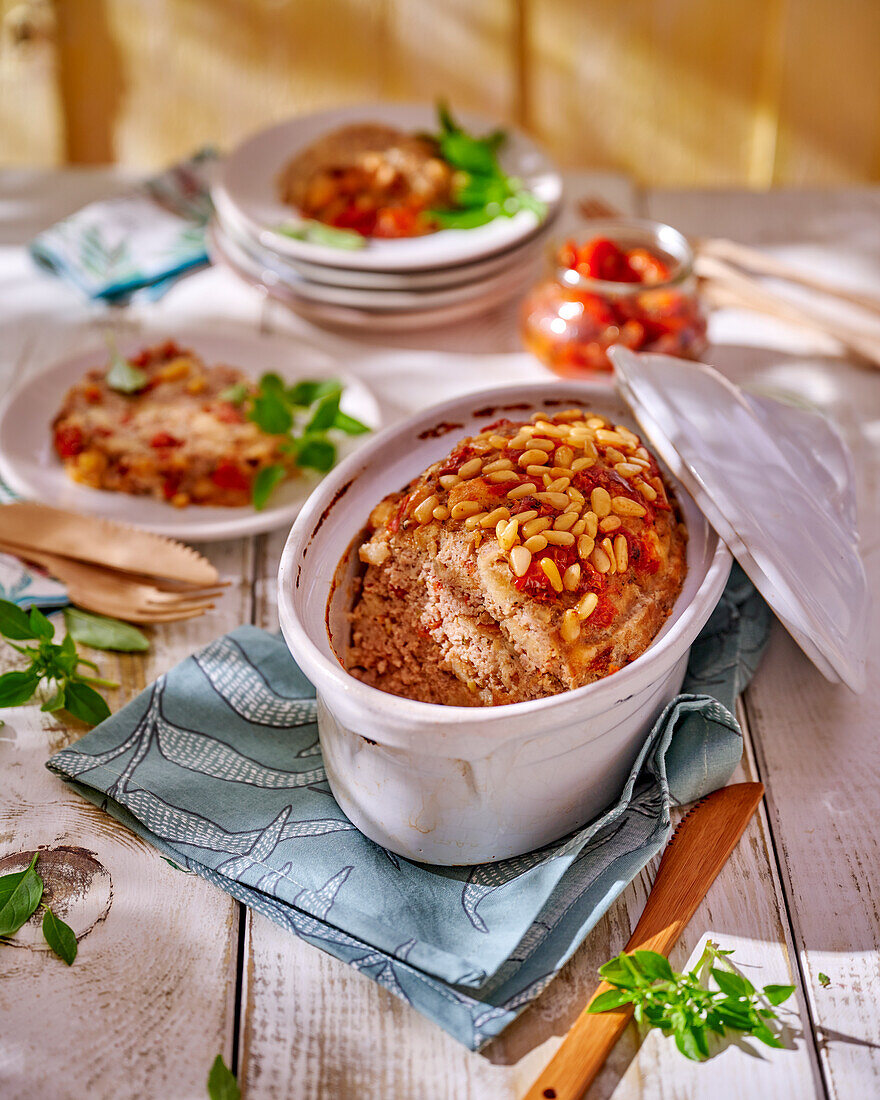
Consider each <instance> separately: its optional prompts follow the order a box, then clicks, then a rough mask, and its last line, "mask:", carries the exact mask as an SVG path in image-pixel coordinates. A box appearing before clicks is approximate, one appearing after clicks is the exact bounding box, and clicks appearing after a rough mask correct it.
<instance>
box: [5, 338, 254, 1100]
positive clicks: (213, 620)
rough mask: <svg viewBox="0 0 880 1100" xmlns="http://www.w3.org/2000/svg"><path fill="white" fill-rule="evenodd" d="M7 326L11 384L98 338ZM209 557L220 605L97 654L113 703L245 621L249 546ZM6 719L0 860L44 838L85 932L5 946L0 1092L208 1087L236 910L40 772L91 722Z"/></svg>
mask: <svg viewBox="0 0 880 1100" xmlns="http://www.w3.org/2000/svg"><path fill="white" fill-rule="evenodd" d="M23 329H29V331H27V332H25V331H23ZM16 335H17V337H18V340H17V353H16V355H15V357H14V358H12V357H7V355H6V354H4V361H3V363H2V379H0V385H2V388H3V390H4V391H5V388H6V386H7V385H8V384H9V383H10V382H11V381H12V380H13V377H14V378H15V380H16V381H17V380H19V379H20V378H21V377H22V376H23V374H24V373H26V372H27V371H29V370H32V369H35V368H38V367H39V366H43V365H45V364H46V363H47V362H51V361H52V360H53V359H55V358H58V357H60V356H62V355H66V354H74V353H75V352H76V351H77V350H79V349H81V348H85V347H87V346H90V345H93V344H94V342H95V338H96V336H95V333H94V331H91V330H90V329H89V327H88V326H87V325H80V326H78V327H68V326H64V325H61V326H59V327H58V328H53V327H51V326H50V327H47V326H46V325H45V323H42V324H36V323H34V322H32V321H31V322H28V321H22V322H20V327H19V329H18V331H17V333H16ZM9 350H12V349H10V348H9V347H7V348H5V349H4V352H8V351H9ZM59 398H60V395H59ZM49 412H50V410H47V415H48V413H49ZM210 552H211V555H212V558H213V560H214V561H215V562H216V564H217V565H218V568H219V569H220V572H221V574H222V575H223V577H224V578H225V579H228V580H230V581H231V582H232V583H231V585H230V587H229V589H227V591H226V593H225V594H224V595H223V597H222V598H221V599H220V600H219V601H218V604H217V607H216V608H215V609H214V610H213V611H211V612H209V613H208V614H206V615H204V616H203V617H201V618H199V619H196V620H191V621H189V622H185V623H174V624H169V625H166V626H159V627H154V628H150V629H149V630H148V632H149V634H150V637H151V641H152V648H151V651H150V652H149V653H148V654H145V655H143V656H141V655H133V656H116V655H113V654H107V653H100V654H98V653H95V654H93V656H94V657H95V659H96V661H97V662H98V663H99V664H100V667H101V670H102V672H103V673H104V675H106V676H107V677H108V678H111V679H114V678H115V679H117V680H118V681H119V682H120V685H121V686H120V688H119V689H118V690H117V691H115V692H112V693H110V695H109V701H110V703H111V707H112V708H113V709H114V710H115V709H117V708H118V707H119V706H121V705H122V704H123V703H124V702H125V701H127V700H128V699H130V698H131V697H132V696H133V695H135V694H136V693H137V692H138V691H140V690H141V689H142V688H143V687H144V686H145V685H146V684H147V683H148V682H150V681H151V680H152V679H154V678H155V677H156V676H157V675H159V674H160V673H161V672H164V671H165V670H167V669H168V668H170V667H171V666H172V665H174V664H175V663H177V662H178V661H179V660H182V659H183V658H184V657H185V656H187V655H188V654H189V653H191V652H192V651H193V650H194V649H196V648H198V647H199V646H200V645H202V644H204V643H205V642H207V641H208V640H210V639H211V638H213V637H215V636H216V635H217V634H219V633H222V632H223V631H225V630H228V629H230V628H231V627H232V626H235V625H237V624H238V623H240V622H242V621H245V620H246V619H247V617H248V615H249V611H250V572H251V554H250V544H249V543H247V542H238V543H228V544H222V545H215V546H213V547H211V550H210ZM9 656H14V655H12V654H11V651H9V652H7V651H6V650H5V649H4V652H3V654H2V660H3V662H4V666H6V667H8V665H9V664H10V663H14V662H10V661H9ZM3 717H4V719H5V721H6V725H5V726H4V727H3V728H2V729H0V768H2V770H3V774H4V777H5V780H4V788H3V795H2V798H0V871H2V872H4V873H5V872H7V871H9V870H13V869H15V867H16V853H21V852H29V851H32V850H33V849H34V848H37V847H39V848H41V849H46V855H43V856H41V857H40V858H41V863H42V865H43V866H44V867H47V868H48V870H47V880H48V882H49V884H50V887H51V888H52V890H53V893H54V896H55V900H56V904H57V906H58V911H59V913H60V915H62V916H63V917H65V918H66V919H67V920H68V922H69V923H70V924H71V925H72V926H73V927H74V928H75V929H76V930H77V932H84V933H85V934H84V935H83V938H82V939H81V941H80V945H79V956H78V958H77V960H76V962H75V963H74V965H73V966H72V967H70V968H68V967H66V966H64V965H63V963H61V962H60V961H59V960H58V959H56V958H55V957H54V956H52V955H50V954H49V953H48V952H47V951H46V950H45V949H44V948H43V946H42V944H41V936H40V933H39V930H38V926H37V925H36V922H35V920H32V922H31V923H30V924H29V925H28V926H26V928H25V929H23V930H22V932H21V933H19V935H18V936H17V937H16V941H20V942H21V943H23V944H25V946H24V947H20V946H8V947H6V946H4V947H2V948H0V950H2V951H3V958H4V964H5V965H4V969H3V977H2V980H0V1013H2V1015H3V1019H4V1042H3V1056H2V1058H0V1092H2V1094H3V1096H4V1097H9V1098H10V1100H13V1098H15V1100H31V1098H32V1097H34V1096H52V1097H57V1098H58V1100H68V1098H69V1100H77V1098H79V1097H81V1096H84V1095H89V1096H94V1097H96V1098H102V1100H103V1098H108V1100H109V1098H110V1097H116V1096H131V1095H143V1096H148V1095H167V1096H172V1095H174V1096H201V1095H204V1090H205V1081H206V1079H207V1073H208V1069H209V1068H210V1064H211V1062H212V1061H213V1059H214V1058H215V1056H216V1055H217V1053H218V1052H220V1051H223V1052H224V1054H225V1055H226V1057H227V1060H228V1059H229V1057H230V1056H231V1040H232V1033H233V1018H234V1002H233V996H232V995H233V992H234V986H235V983H234V977H235V973H236V962H237V946H238V931H237V930H238V906H237V905H235V904H234V903H233V902H232V900H231V899H229V898H228V897H226V896H225V895H224V894H222V893H220V892H219V891H217V890H215V889H214V888H212V887H210V886H208V884H207V883H205V882H203V881H202V880H201V879H200V878H198V877H197V876H195V875H187V874H183V873H181V872H180V871H177V870H174V869H172V868H171V867H170V866H169V865H168V864H167V863H166V862H164V861H163V859H162V858H161V857H160V855H159V854H158V852H157V851H156V850H155V849H153V848H151V847H150V846H149V845H147V844H145V843H144V842H142V841H141V840H139V839H138V838H137V837H136V836H134V834H132V833H130V832H128V831H127V830H126V829H124V828H123V827H121V826H120V825H118V824H116V823H115V822H114V821H113V820H112V819H111V818H110V817H109V816H108V815H106V814H104V813H102V812H101V811H100V810H98V809H96V808H95V807H93V806H91V805H90V804H89V803H87V802H85V801H84V800H83V799H81V798H80V797H79V796H77V795H76V794H74V793H73V792H72V791H71V790H70V788H68V787H67V786H66V785H65V784H64V783H62V782H61V780H60V779H58V778H57V777H55V776H53V775H51V774H50V773H49V772H48V771H46V769H45V768H44V763H45V761H46V759H47V758H48V757H49V756H50V755H51V753H52V752H54V751H56V750H57V749H59V748H61V747H63V746H65V745H67V744H69V743H71V742H72V741H75V740H76V739H77V738H79V737H80V736H81V735H82V734H84V733H85V732H86V728H85V727H84V726H82V725H81V724H78V723H72V724H67V723H65V722H63V721H61V720H59V719H58V718H57V717H55V716H50V715H44V714H40V712H39V710H38V709H37V708H36V707H28V708H20V709H15V710H7V711H5V712H4V713H3ZM50 1051H56V1052H59V1053H58V1054H57V1056H52V1055H48V1056H47V1053H48V1052H50Z"/></svg>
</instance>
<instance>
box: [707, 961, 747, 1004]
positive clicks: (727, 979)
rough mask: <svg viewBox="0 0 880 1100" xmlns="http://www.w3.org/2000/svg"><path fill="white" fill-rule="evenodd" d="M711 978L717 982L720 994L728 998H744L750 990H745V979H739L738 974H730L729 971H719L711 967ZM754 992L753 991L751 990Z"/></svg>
mask: <svg viewBox="0 0 880 1100" xmlns="http://www.w3.org/2000/svg"><path fill="white" fill-rule="evenodd" d="M712 977H713V978H714V979H715V981H716V982H718V988H719V989H720V990H721V991H722V993H726V994H727V995H728V997H746V996H748V994H749V992H750V990H749V989H747V985H748V983H747V982H746V980H745V978H741V977H740V976H739V974H732V973H731V972H730V971H729V970H719V969H718V968H717V967H712ZM751 992H754V990H751Z"/></svg>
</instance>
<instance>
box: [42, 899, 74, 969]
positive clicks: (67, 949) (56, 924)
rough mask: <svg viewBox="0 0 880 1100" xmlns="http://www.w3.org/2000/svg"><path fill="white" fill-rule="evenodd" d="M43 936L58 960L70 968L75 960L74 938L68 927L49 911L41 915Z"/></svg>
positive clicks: (71, 930)
mask: <svg viewBox="0 0 880 1100" xmlns="http://www.w3.org/2000/svg"><path fill="white" fill-rule="evenodd" d="M43 936H44V937H45V940H46V943H48V945H49V946H50V947H51V948H52V950H53V951H54V952H55V954H56V955H57V956H58V958H59V959H61V960H63V961H64V962H66V963H67V965H68V966H71V965H72V964H73V960H74V959H75V958H76V951H77V946H76V936H75V935H74V933H73V929H72V928H71V927H70V925H69V924H65V923H64V921H63V920H62V919H61V918H60V917H56V916H55V914H54V913H53V912H52V910H51V909H47V910H46V911H45V913H43Z"/></svg>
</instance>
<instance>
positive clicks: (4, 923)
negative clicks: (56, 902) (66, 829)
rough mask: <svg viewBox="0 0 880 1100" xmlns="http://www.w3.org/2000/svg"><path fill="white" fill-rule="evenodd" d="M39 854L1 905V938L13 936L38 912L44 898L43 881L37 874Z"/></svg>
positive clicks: (35, 853)
mask: <svg viewBox="0 0 880 1100" xmlns="http://www.w3.org/2000/svg"><path fill="white" fill-rule="evenodd" d="M38 855H39V853H38V852H34V858H33V859H32V860H31V862H30V865H29V866H28V868H27V870H26V871H25V872H24V873H23V874H22V876H21V878H20V879H19V881H18V882H17V883H16V884H15V886H14V888H13V890H12V892H11V893H10V894H8V895H7V897H6V898H5V900H4V901H3V904H2V905H0V936H11V935H13V934H14V933H15V932H17V931H18V930H19V928H21V926H22V925H23V924H24V923H25V921H27V920H28V919H29V918H30V917H31V916H32V915H33V913H35V912H36V909H37V906H38V905H39V904H40V898H41V897H42V896H43V880H42V879H41V878H40V876H39V875H38V874H37V871H36V866H35V865H36V862H37V856H38Z"/></svg>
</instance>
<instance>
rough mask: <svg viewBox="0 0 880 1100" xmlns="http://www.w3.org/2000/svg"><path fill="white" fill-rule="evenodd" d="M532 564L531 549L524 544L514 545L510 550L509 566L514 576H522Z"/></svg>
mask: <svg viewBox="0 0 880 1100" xmlns="http://www.w3.org/2000/svg"><path fill="white" fill-rule="evenodd" d="M531 564H532V555H531V551H529V550H528V549H526V547H525V546H514V548H513V549H512V550H511V551H510V568H511V569H512V570H513V575H514V576H515V577H524V576H525V575H526V573H528V571H529V566H530V565H531Z"/></svg>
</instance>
